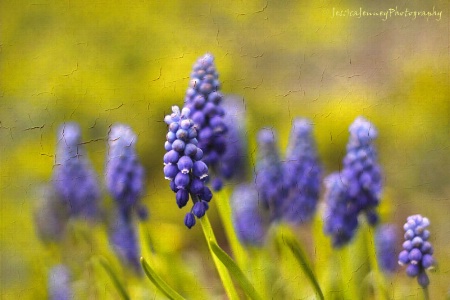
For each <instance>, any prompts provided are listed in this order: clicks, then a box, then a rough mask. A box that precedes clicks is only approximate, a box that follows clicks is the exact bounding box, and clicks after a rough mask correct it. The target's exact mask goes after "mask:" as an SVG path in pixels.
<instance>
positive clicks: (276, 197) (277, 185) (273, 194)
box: [255, 129, 285, 220]
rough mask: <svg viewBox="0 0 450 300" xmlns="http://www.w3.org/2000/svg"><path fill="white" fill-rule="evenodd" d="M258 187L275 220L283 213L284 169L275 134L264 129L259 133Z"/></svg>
mask: <svg viewBox="0 0 450 300" xmlns="http://www.w3.org/2000/svg"><path fill="white" fill-rule="evenodd" d="M255 184H256V189H257V191H258V194H259V199H261V201H262V204H263V205H264V206H265V207H266V208H267V209H269V210H270V212H271V218H272V219H273V220H275V219H280V218H281V217H282V215H283V200H284V197H285V192H284V189H283V169H282V166H281V161H280V157H279V155H278V150H277V146H276V139H275V134H274V132H273V131H272V130H270V129H262V130H261V131H260V132H259V134H258V156H257V161H256V177H255Z"/></svg>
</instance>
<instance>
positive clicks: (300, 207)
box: [283, 119, 322, 224]
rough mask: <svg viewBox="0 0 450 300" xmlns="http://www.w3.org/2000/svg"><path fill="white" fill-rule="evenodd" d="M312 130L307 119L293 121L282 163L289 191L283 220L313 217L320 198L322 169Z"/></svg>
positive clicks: (290, 220) (295, 221)
mask: <svg viewBox="0 0 450 300" xmlns="http://www.w3.org/2000/svg"><path fill="white" fill-rule="evenodd" d="M311 129H312V128H311V125H310V123H309V121H308V120H306V119H296V120H295V121H294V124H293V126H292V131H291V136H290V140H289V145H288V148H287V152H286V161H285V163H284V164H283V176H284V177H283V184H284V189H286V192H287V196H286V198H285V200H284V203H283V219H285V220H287V221H289V222H292V223H295V224H300V223H302V222H306V221H309V220H310V219H311V218H312V216H313V215H314V212H315V211H316V207H317V201H318V199H319V193H320V185H321V173H322V169H321V166H320V164H319V160H318V157H317V153H316V147H315V143H314V140H313V137H312V134H311Z"/></svg>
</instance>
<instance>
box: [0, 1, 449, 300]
mask: <svg viewBox="0 0 450 300" xmlns="http://www.w3.org/2000/svg"><path fill="white" fill-rule="evenodd" d="M359 7H362V8H363V9H365V10H374V11H375V10H380V9H383V10H386V9H389V8H395V7H397V8H398V10H402V9H405V8H408V9H409V10H427V11H429V10H431V11H432V10H433V7H435V10H437V11H442V18H441V20H439V21H436V20H435V19H436V17H430V18H429V19H426V18H419V17H418V18H417V19H415V20H413V19H412V18H405V17H396V18H389V19H387V20H386V21H383V20H381V18H379V17H363V18H350V17H337V16H334V17H333V13H332V12H333V8H335V9H347V8H350V9H357V10H359ZM0 24H1V25H0V32H1V36H0V74H1V79H0V201H1V202H0V205H1V212H0V231H1V233H0V247H1V248H0V255H1V256H0V259H1V262H0V294H1V298H2V299H19V298H20V299H36V295H45V285H46V280H47V279H46V278H45V276H43V274H45V270H46V268H48V264H47V262H48V261H49V259H51V258H49V256H50V257H51V254H49V250H48V249H47V248H46V247H45V246H44V245H43V244H42V243H41V242H40V240H39V239H38V238H37V236H36V233H35V229H34V218H33V211H34V209H35V207H36V203H37V202H38V201H39V197H42V196H41V195H42V193H41V190H42V187H43V186H45V185H46V184H48V183H49V182H50V180H51V174H52V167H53V165H54V161H55V149H56V148H55V145H56V142H57V137H56V132H57V128H58V127H59V126H60V124H62V123H63V122H68V121H76V122H78V123H79V124H80V126H81V128H82V131H83V141H84V142H86V144H85V147H86V149H87V151H88V153H89V158H90V160H91V161H92V162H93V164H94V167H95V170H96V171H97V173H98V174H99V178H100V180H102V182H103V179H102V177H103V173H104V164H105V157H106V151H107V150H106V135H107V132H108V129H109V126H110V125H111V124H113V123H116V122H122V123H127V124H129V125H131V126H132V128H133V129H134V130H135V131H136V133H137V134H138V138H139V140H138V144H137V150H138V153H139V155H140V158H141V160H142V162H143V164H144V166H145V168H146V172H147V191H146V194H145V198H144V202H145V204H146V205H147V206H148V207H149V211H150V220H149V221H148V222H146V223H145V224H143V225H142V227H141V230H144V231H146V232H149V233H150V234H151V236H152V239H153V242H154V244H155V247H157V248H158V249H160V251H162V252H165V253H172V254H173V257H177V256H179V257H182V258H183V259H184V261H185V262H187V264H188V265H189V264H190V268H192V269H195V270H196V269H202V268H203V269H207V270H208V268H209V269H210V268H211V262H210V260H209V259H208V260H207V261H205V260H206V259H202V256H201V253H202V252H204V251H205V250H206V244H205V243H204V241H203V240H202V236H201V230H200V227H197V228H195V227H194V229H192V230H190V231H189V230H187V229H186V228H185V227H184V225H183V216H184V213H185V212H184V211H182V210H179V209H178V208H177V206H176V204H175V200H174V195H173V193H172V192H171V191H170V189H169V187H168V183H167V182H165V181H164V178H163V175H162V156H163V153H164V147H163V144H164V141H165V134H166V125H165V124H164V123H163V122H162V120H163V117H164V115H165V114H168V113H169V112H170V107H171V106H172V105H180V106H181V105H182V104H183V99H184V93H185V90H186V88H187V85H188V77H189V74H190V68H191V66H192V64H193V63H194V61H195V60H196V59H197V58H198V57H199V56H201V55H203V54H204V53H207V52H210V53H212V54H213V55H214V56H215V62H216V65H217V68H218V71H219V74H220V80H221V83H222V91H223V93H225V94H232V95H236V96H237V97H239V99H241V100H242V101H244V102H245V108H246V114H247V119H248V121H247V123H248V129H247V132H246V134H247V137H248V141H249V153H250V154H249V157H250V159H254V153H255V147H256V141H255V137H256V133H257V131H258V130H259V129H260V128H262V127H271V128H273V129H274V130H276V132H277V133H278V137H279V146H280V151H281V152H282V153H283V152H284V149H285V147H286V145H287V142H288V136H289V131H290V127H291V125H292V120H293V119H294V118H295V117H297V116H302V117H307V118H309V119H310V120H311V121H312V122H313V123H314V134H315V137H316V140H317V144H318V149H319V153H320V158H321V160H322V162H323V164H324V165H325V169H326V173H327V174H328V173H331V172H332V171H335V170H338V169H339V168H340V166H341V161H342V157H343V155H344V153H345V145H346V142H347V139H348V126H349V125H350V124H351V122H352V121H353V120H354V119H355V117H357V116H359V115H363V116H365V117H366V118H368V119H369V120H370V121H372V122H373V123H374V124H375V126H376V127H377V129H378V130H379V138H378V140H377V141H376V144H377V147H378V149H379V158H380V162H381V165H382V167H383V170H384V171H383V173H384V180H385V190H384V194H383V201H384V204H383V207H384V208H383V211H384V213H383V221H384V222H392V223H396V224H397V225H398V226H399V227H401V226H402V224H403V223H404V221H405V219H406V217H407V216H408V215H410V214H414V213H421V214H423V215H426V216H428V217H429V218H430V220H431V223H432V225H431V231H432V242H433V244H434V245H435V253H436V254H435V255H436V259H437V261H438V263H439V265H438V268H437V271H436V272H435V273H433V274H431V281H432V284H431V290H432V294H433V295H435V297H438V295H439V297H440V296H441V295H442V297H443V295H445V294H446V293H447V291H448V290H449V289H450V275H449V274H450V246H449V245H450V230H449V229H448V228H449V226H448V214H449V212H450V179H449V178H450V148H449V147H450V105H449V99H450V87H449V86H450V79H449V78H450V77H449V76H450V75H449V71H450V67H449V66H450V58H449V45H450V42H449V36H450V25H449V3H448V2H447V1H427V2H423V1H408V2H405V1H375V2H374V1H351V0H348V1H271V0H267V1H253V2H250V1H248V2H247V1H229V2H226V1H195V2H191V1H98V0H90V1H70V0H69V1H49V0H35V1H2V2H1V4H0ZM250 173H251V172H250ZM249 180H251V174H249ZM104 198H105V199H107V198H108V196H107V194H106V192H105V193H104ZM105 201H107V200H105ZM210 218H211V220H212V221H213V224H214V226H215V228H216V230H217V234H218V235H219V240H221V243H222V244H223V245H224V247H225V248H226V241H224V238H223V230H222V228H221V226H220V224H219V222H218V220H217V216H216V214H215V209H214V207H213V209H212V211H211V213H210ZM98 230H99V231H101V229H98ZM103 244H104V247H106V248H107V242H106V241H104V243H103ZM180 259H181V258H180ZM203 271H204V270H203ZM203 271H202V272H203ZM166 272H167V273H166V274H170V270H166ZM202 272H200V271H199V274H200V273H202ZM204 273H205V272H203V274H204ZM206 274H207V272H206ZM199 276H200V275H199ZM203 276H204V278H207V275H203ZM397 277H398V278H399V279H396V280H397V281H398V282H402V283H406V284H409V285H410V286H412V285H414V286H416V283H415V282H413V280H411V279H408V278H406V276H405V275H404V270H402V271H399V272H398V274H397ZM211 284H212V283H211ZM148 285H150V283H149V282H148ZM405 289H406V290H407V288H403V290H405ZM405 293H406V294H408V292H407V291H406V292H405ZM399 295H400V294H399ZM415 295H416V294H415V292H411V297H412V298H413V297H415ZM38 298H39V297H38ZM435 299H439V298H435Z"/></svg>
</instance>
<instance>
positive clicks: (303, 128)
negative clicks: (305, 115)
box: [293, 118, 312, 135]
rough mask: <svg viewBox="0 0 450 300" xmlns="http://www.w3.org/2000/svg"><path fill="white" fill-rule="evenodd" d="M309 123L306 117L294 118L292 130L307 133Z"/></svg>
mask: <svg viewBox="0 0 450 300" xmlns="http://www.w3.org/2000/svg"><path fill="white" fill-rule="evenodd" d="M311 128H312V126H311V123H310V121H309V120H307V119H300V118H297V119H295V120H294V125H293V130H294V132H296V133H298V134H301V135H303V134H309V133H310V132H311Z"/></svg>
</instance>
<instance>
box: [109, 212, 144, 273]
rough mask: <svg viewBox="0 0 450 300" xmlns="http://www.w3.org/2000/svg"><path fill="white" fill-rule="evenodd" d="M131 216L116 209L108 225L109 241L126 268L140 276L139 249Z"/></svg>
mask: <svg viewBox="0 0 450 300" xmlns="http://www.w3.org/2000/svg"><path fill="white" fill-rule="evenodd" d="M136 229H137V228H136V226H135V224H134V222H133V218H132V214H131V213H130V212H128V213H126V212H124V211H123V210H121V209H116V211H115V214H114V217H113V219H112V222H111V224H110V232H109V241H110V244H111V246H112V248H113V249H114V252H115V253H116V254H117V256H118V257H119V258H120V260H121V261H122V262H123V264H124V265H126V266H131V267H132V268H133V270H134V271H135V272H136V273H138V274H140V272H141V264H140V257H141V254H140V247H139V240H138V236H137V232H136Z"/></svg>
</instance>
